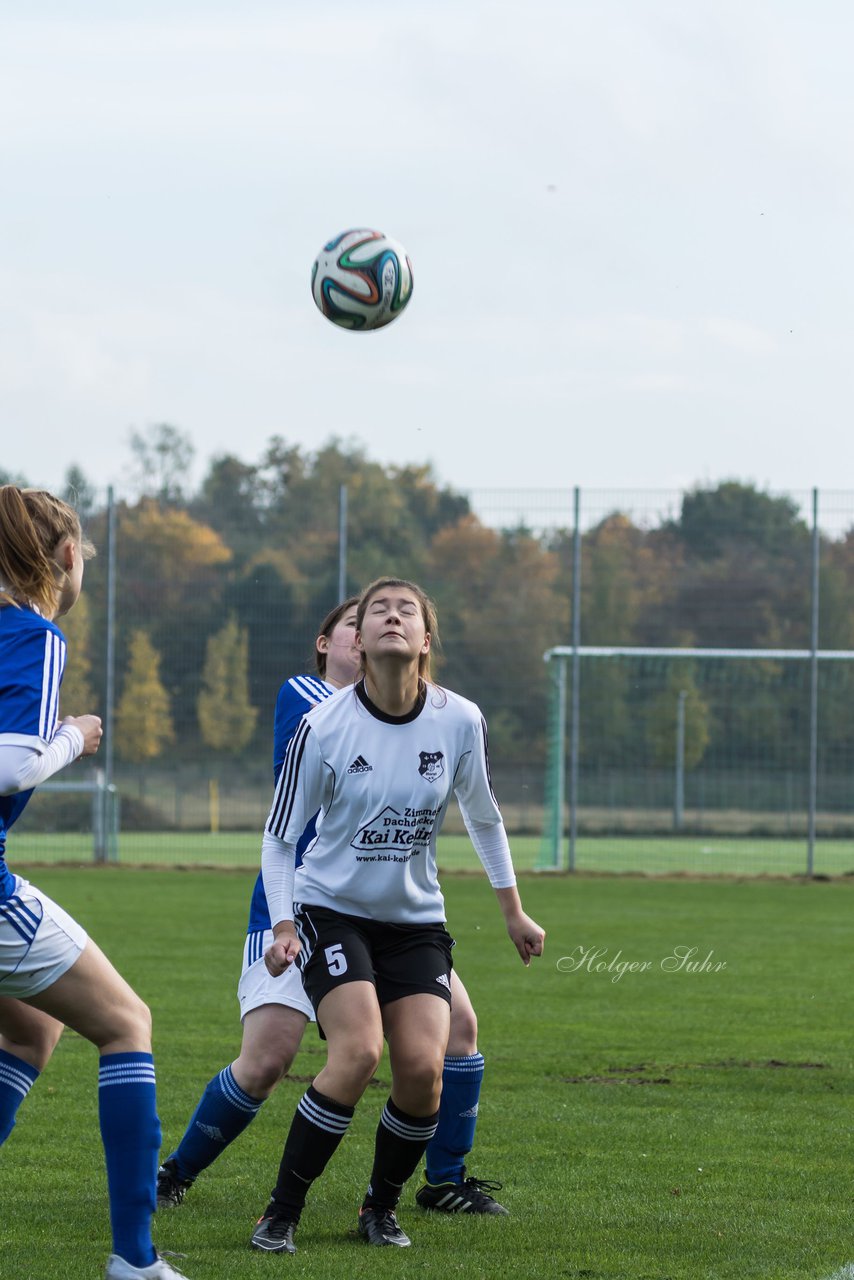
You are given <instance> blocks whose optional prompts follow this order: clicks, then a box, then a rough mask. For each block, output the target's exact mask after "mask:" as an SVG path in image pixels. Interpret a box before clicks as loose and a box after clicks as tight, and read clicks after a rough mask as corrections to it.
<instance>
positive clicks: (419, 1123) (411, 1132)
mask: <svg viewBox="0 0 854 1280" xmlns="http://www.w3.org/2000/svg"><path fill="white" fill-rule="evenodd" d="M438 1122H439V1113H438V1111H437V1112H435V1114H434V1115H432V1116H410V1115H407V1114H406V1112H405V1111H401V1109H400V1107H397V1106H395V1104H394V1103H393V1102H392V1100H391V1098H389V1100H388V1102H387V1103H386V1104H385V1107H384V1108H383V1113H382V1115H381V1116H380V1122H379V1124H378V1125H377V1138H376V1146H375V1147H374V1167H373V1170H372V1172H371V1182H370V1185H369V1187H368V1193H367V1195H366V1196H365V1204H366V1205H367V1206H368V1207H369V1208H372V1209H393V1208H394V1207H395V1206H396V1204H397V1202H398V1200H399V1199H400V1193H401V1191H402V1189H403V1185H404V1183H405V1182H406V1181H407V1180H408V1179H409V1178H411V1177H412V1175H413V1173H414V1172H415V1170H416V1169H417V1168H418V1164H419V1162H420V1160H421V1157H422V1156H423V1154H424V1152H425V1150H426V1148H427V1143H428V1142H429V1141H430V1139H431V1138H432V1137H433V1134H434V1133H435V1132H436V1125H437V1124H438Z"/></svg>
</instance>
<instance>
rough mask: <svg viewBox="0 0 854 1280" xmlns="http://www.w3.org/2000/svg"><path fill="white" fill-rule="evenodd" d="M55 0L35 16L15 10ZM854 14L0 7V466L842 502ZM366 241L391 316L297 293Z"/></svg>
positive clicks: (551, 5) (1, 3) (846, 444)
mask: <svg viewBox="0 0 854 1280" xmlns="http://www.w3.org/2000/svg"><path fill="white" fill-rule="evenodd" d="M35 14H38V15H39V16H38V17H36V16H34V15H35ZM852 47H854V7H852V6H851V5H850V4H848V3H843V2H841V0H840V3H833V2H832V0H810V3H806V0H792V2H790V0H554V2H553V0H524V3H523V2H522V0H516V2H514V3H512V4H505V3H501V2H500V0H489V2H488V3H487V2H485V0H449V2H446V0H429V3H420V0H396V2H395V0H360V3H359V4H355V3H352V0H350V2H346V0H307V2H306V3H302V2H300V0H276V2H275V3H272V2H271V3H264V2H263V0H242V2H241V3H240V4H235V3H233V2H232V0H229V2H228V3H224V2H220V3H217V2H216V0H204V3H202V2H201V0H199V2H198V3H196V2H195V0H146V3H145V4H144V5H142V4H138V3H135V4H132V5H131V4H126V3H123V0H103V2H102V3H98V2H97V0H62V2H60V0H54V2H53V3H49V2H47V3H45V2H43V0H39V3H30V2H29V0H16V2H15V3H12V2H11V0H0V191H2V198H0V435H1V436H2V448H1V449H0V466H2V467H3V468H5V469H6V470H10V471H14V472H23V473H25V474H26V475H27V476H28V477H29V478H30V479H31V480H33V481H37V482H39V483H47V484H51V485H53V484H58V483H59V480H60V478H61V477H62V475H63V473H64V471H65V469H66V467H67V466H68V465H69V463H71V462H77V463H79V464H80V465H82V467H83V469H84V470H85V471H86V472H87V474H88V475H89V476H90V477H91V478H92V479H93V480H95V481H96V482H97V483H99V484H102V483H107V482H113V483H116V484H118V485H121V484H122V483H123V481H124V477H125V476H126V473H127V463H128V456H129V453H128V434H129V431H130V430H131V428H137V429H141V428H145V427H146V426H148V425H149V424H153V423H159V422H168V423H171V424H173V425H175V426H177V427H179V428H181V429H182V430H183V431H186V432H187V433H189V435H190V436H191V437H192V439H193V441H194V443H195V445H196V448H197V450H198V455H199V462H198V472H199V474H201V470H202V467H203V465H204V462H205V460H206V459H207V458H208V457H210V456H211V455H212V454H214V453H223V452H233V453H236V454H238V455H239V456H240V457H242V458H244V459H245V460H247V461H252V460H255V459H257V458H258V457H259V456H260V454H261V452H262V450H263V447H264V444H265V442H266V441H267V439H268V438H269V437H270V436H271V435H273V434H275V433H277V434H280V435H282V436H284V437H285V438H286V439H287V440H288V441H289V442H292V443H298V444H300V445H302V446H303V447H305V448H306V449H314V448H316V447H318V446H319V445H320V444H321V443H323V442H324V441H326V440H327V439H329V438H330V437H331V436H339V437H342V438H345V439H356V440H358V441H360V442H361V443H362V444H363V445H364V447H365V449H366V451H367V452H368V454H369V455H370V456H371V457H372V458H375V459H377V460H379V461H381V462H396V463H408V462H431V463H432V464H433V465H434V467H435V469H436V472H437V474H438V476H439V478H440V479H441V480H442V481H443V482H445V483H448V484H451V485H453V486H455V487H458V488H463V489H470V488H485V487H493V486H495V487H507V486H514V487H515V486H531V487H541V486H547V487H550V488H554V487H556V486H563V485H567V486H573V485H576V484H579V485H584V486H589V487H597V488H604V487H608V488H612V487H618V488H635V487H638V488H659V489H660V488H670V487H673V486H681V485H691V484H693V483H696V482H698V481H716V480H719V479H723V478H733V477H736V478H740V479H745V480H750V481H753V482H755V483H757V484H760V485H762V486H767V487H770V488H774V489H783V488H789V487H792V488H796V489H799V490H803V489H804V488H805V487H806V486H811V485H813V484H816V485H820V486H822V487H831V488H834V489H843V488H854V430H852V426H851V423H850V407H851V400H852V369H854V359H852V354H851V353H852V347H854V324H852V303H854V290H852V274H854V273H852V223H854V183H852V165H854V77H852V74H851V49H852ZM349 226H373V227H378V228H379V229H381V230H384V231H385V232H387V233H388V234H389V235H392V236H394V237H395V238H396V239H398V240H400V241H401V242H402V243H403V244H404V245H405V246H406V248H407V250H408V252H409V255H410V257H411V259H412V262H413V267H414V272H415V292H414V295H413V300H412V302H411V305H410V307H409V309H408V311H407V312H406V313H405V314H404V315H403V316H402V317H401V318H400V319H399V320H398V321H397V322H396V323H395V324H393V325H392V326H391V327H390V328H388V329H386V330H383V331H381V332H379V333H373V334H354V333H349V332H345V331H341V330H338V329H336V328H335V327H334V326H333V325H331V324H330V323H329V322H328V321H326V320H325V319H323V317H322V316H321V315H320V313H319V312H318V311H317V310H316V309H315V307H314V304H313V302H312V299H311V294H310V289H309V279H310V271H311V264H312V261H313V259H314V256H315V254H316V253H317V251H318V249H319V248H320V246H321V244H322V243H323V242H324V241H325V240H326V239H328V238H329V237H331V236H333V235H334V234H336V233H338V232H339V231H341V230H343V229H344V228H346V227H349Z"/></svg>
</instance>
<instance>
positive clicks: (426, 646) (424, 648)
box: [421, 631, 430, 653]
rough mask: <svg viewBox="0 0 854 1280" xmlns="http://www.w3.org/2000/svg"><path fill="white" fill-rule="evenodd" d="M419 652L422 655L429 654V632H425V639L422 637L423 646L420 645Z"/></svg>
mask: <svg viewBox="0 0 854 1280" xmlns="http://www.w3.org/2000/svg"><path fill="white" fill-rule="evenodd" d="M421 652H422V653H429V652H430V632H429V631H428V632H427V634H426V635H425V637H424V643H423V644H422V646H421Z"/></svg>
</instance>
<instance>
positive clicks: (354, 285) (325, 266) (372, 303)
mask: <svg viewBox="0 0 854 1280" xmlns="http://www.w3.org/2000/svg"><path fill="white" fill-rule="evenodd" d="M311 292H312V295H313V297H314V301H315V302H316V303H317V306H318V307H319V309H320V310H321V311H322V312H323V314H324V315H325V316H326V319H327V320H331V321H332V323H333V324H337V325H340V327H341V328H342V329H360V330H367V329H382V328H383V327H384V326H385V325H387V324H391V322H392V320H396V319H397V317H398V316H399V315H400V313H401V311H403V309H404V307H405V306H406V304H407V303H408V302H409V299H410V298H411V297H412V263H411V262H410V261H409V257H408V255H407V252H406V250H405V249H404V247H403V245H402V244H398V242H397V241H396V240H392V239H390V238H389V236H386V235H383V233H382V232H381V231H368V230H365V229H358V230H354V231H342V232H341V234H340V235H339V236H336V237H335V239H334V240H330V241H329V242H328V243H327V244H325V245H324V246H323V248H322V249H321V250H320V253H319V254H318V255H317V257H316V258H315V260H314V266H313V267H312V269H311Z"/></svg>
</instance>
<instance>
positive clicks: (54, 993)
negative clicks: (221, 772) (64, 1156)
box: [0, 485, 181, 1280]
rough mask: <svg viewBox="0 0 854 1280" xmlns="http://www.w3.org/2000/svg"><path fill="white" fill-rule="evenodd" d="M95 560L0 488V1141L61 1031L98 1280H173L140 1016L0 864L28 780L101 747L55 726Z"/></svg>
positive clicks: (77, 730)
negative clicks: (100, 1232)
mask: <svg viewBox="0 0 854 1280" xmlns="http://www.w3.org/2000/svg"><path fill="white" fill-rule="evenodd" d="M92 554H93V549H92V547H91V545H90V544H89V543H88V542H87V541H86V540H85V539H84V538H83V536H82V533H81V529H80V521H79V519H78V517H77V513H76V512H75V511H74V510H73V509H72V508H71V507H69V506H68V504H67V503H65V502H62V501H60V500H59V499H57V498H54V497H53V496H52V495H51V494H49V493H46V492H44V491H43V490H36V489H23V490H22V489H19V488H18V487H17V486H15V485H3V486H2V487H0V1144H2V1143H3V1142H5V1140H6V1139H7V1138H8V1137H9V1135H10V1133H11V1132H12V1129H13V1127H14V1124H15V1116H16V1112H17V1110H18V1107H19V1106H20V1104H21V1102H22V1101H23V1100H24V1098H25V1097H26V1096H27V1094H28V1092H29V1091H30V1089H31V1088H32V1086H33V1084H34V1083H35V1081H36V1080H37V1078H38V1076H39V1074H40V1072H41V1071H42V1069H43V1068H44V1066H45V1065H46V1064H47V1062H48V1060H49V1058H50V1056H51V1054H52V1052H53V1050H54V1048H55V1047H56V1045H57V1042H58V1041H59V1037H60V1035H61V1034H62V1030H63V1027H64V1026H70V1027H72V1028H73V1029H74V1030H75V1031H77V1032H78V1033H79V1034H80V1035H81V1036H84V1037H85V1038H86V1039H87V1040H89V1041H91V1042H92V1044H94V1045H95V1047H96V1048H97V1049H98V1052H99V1054H100V1073H99V1078H98V1111H99V1120H100V1127H101V1137H102V1139H103V1144H104V1154H105V1157H106V1164H107V1187H108V1191H109V1200H110V1219H111V1223H112V1231H113V1253H112V1254H111V1255H110V1257H109V1259H108V1261H107V1268H106V1278H105V1280H177V1277H178V1276H180V1274H181V1273H180V1272H178V1271H177V1270H176V1269H175V1268H174V1267H173V1266H171V1264H170V1263H168V1262H166V1261H165V1260H164V1259H163V1258H160V1257H158V1255H157V1254H156V1252H155V1249H154V1246H153V1244H152V1242H151V1233H150V1227H151V1216H152V1213H153V1212H154V1207H155V1180H156V1175H157V1153H158V1147H159V1145H160V1124H159V1121H158V1119H157V1111H156V1104H155V1085H154V1061H153V1059H152V1056H151V1017H150V1014H149V1011H148V1009H147V1007H146V1006H145V1005H144V1004H143V1002H142V1001H141V1000H140V999H139V997H138V996H137V995H136V994H135V992H134V991H132V990H131V988H130V987H129V986H128V984H127V983H126V982H125V981H124V979H123V978H122V977H120V975H119V974H118V973H117V972H116V970H115V969H114V968H113V966H112V965H111V964H110V962H109V960H107V958H106V956H105V955H104V954H103V952H101V951H100V950H99V948H98V947H97V946H96V945H95V943H94V942H92V940H91V939H90V938H88V937H87V936H86V933H85V931H84V930H83V929H82V928H81V927H80V925H79V924H77V922H76V921H75V920H73V919H72V918H71V917H70V916H69V915H67V914H66V912H64V911H63V910H62V908H61V907H59V906H58V905H57V904H56V903H55V902H52V901H51V899H50V898H48V897H47V895H46V894H44V893H41V892H40V891H39V890H38V889H36V888H35V886H34V885H31V884H29V883H28V882H27V881H26V880H24V879H22V878H21V877H20V876H17V875H15V874H14V872H12V871H11V870H10V869H9V867H8V866H7V864H6V860H5V855H6V839H7V836H8V833H9V829H10V828H11V827H12V825H13V823H14V822H15V821H16V819H17V818H18V817H20V815H21V813H22V811H23V809H24V807H25V806H26V804H27V801H28V800H29V798H30V796H31V795H32V791H33V788H34V787H35V786H36V784H37V783H39V782H43V781H44V780H45V779H46V778H49V777H50V776H51V775H52V774H54V773H56V772H57V770H58V769H61V768H63V767H64V766H65V765H67V764H70V763H71V762H72V761H73V760H76V759H78V758H79V757H80V756H86V755H92V754H94V752H95V751H97V749H98V744H99V742H100V740H101V721H100V719H99V718H98V717H97V716H93V715H83V716H66V717H65V718H64V719H63V720H62V721H61V723H60V722H59V688H60V684H61V682H62V674H63V670H64V667H65V654H66V646H65V639H64V637H63V635H62V632H61V631H60V630H59V628H58V627H57V626H56V625H55V623H54V619H55V618H57V617H59V616H60V615H62V614H64V613H67V612H68V610H69V609H70V608H71V607H72V606H73V605H74V604H75V603H76V601H77V598H78V596H79V594H80V588H81V585H82V581H83V561H84V560H85V559H87V558H88V557H89V556H90V555H92Z"/></svg>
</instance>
